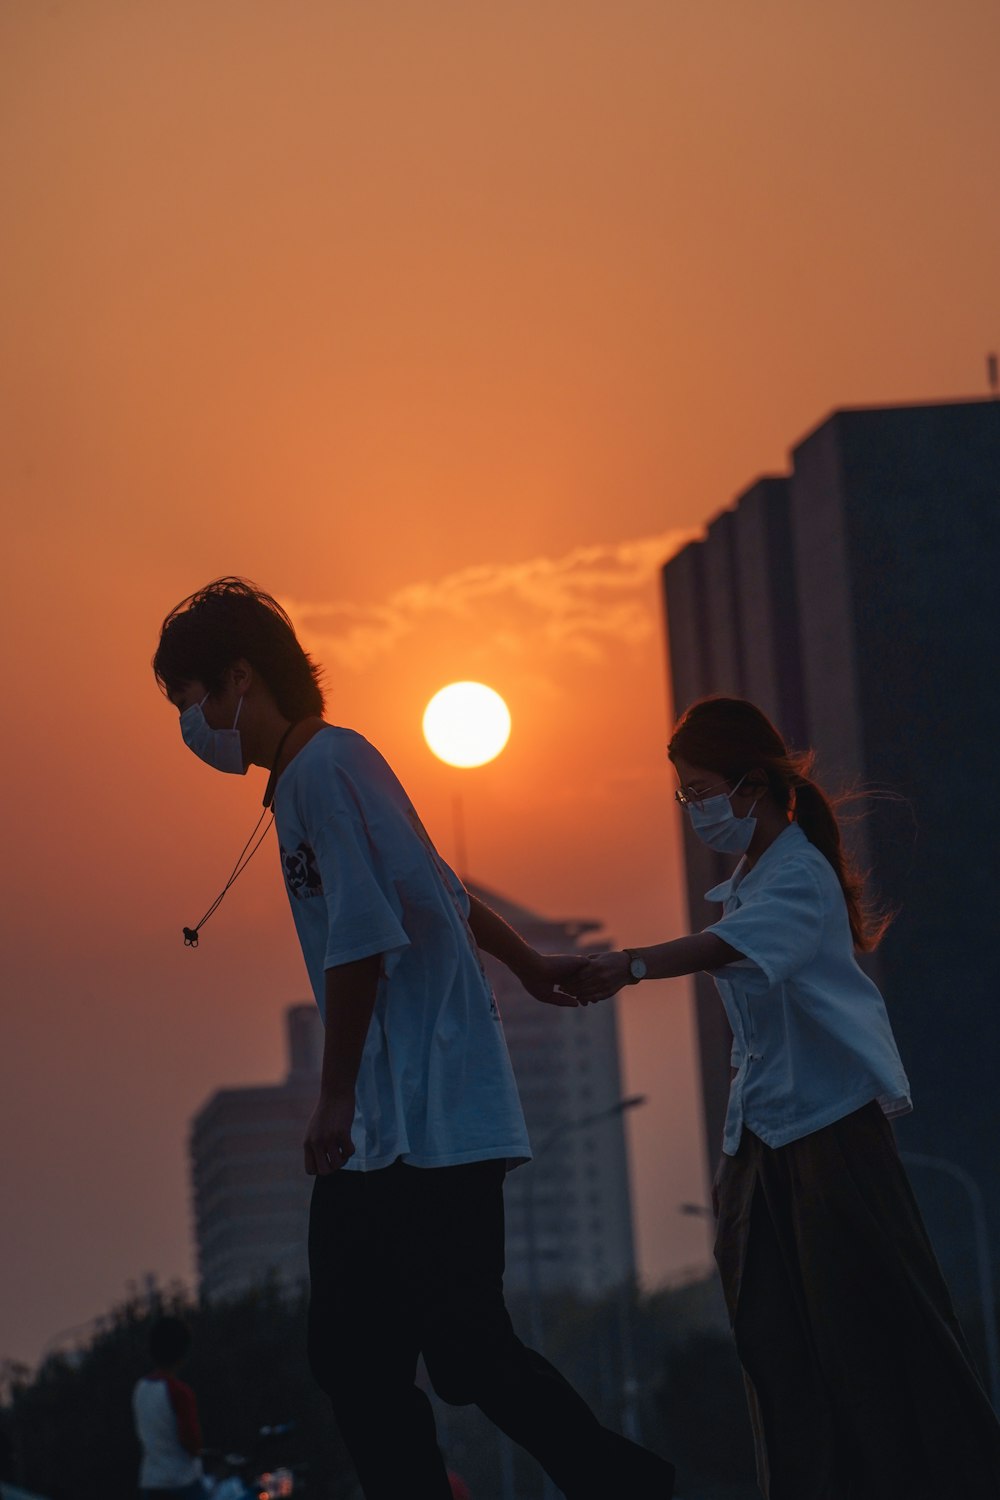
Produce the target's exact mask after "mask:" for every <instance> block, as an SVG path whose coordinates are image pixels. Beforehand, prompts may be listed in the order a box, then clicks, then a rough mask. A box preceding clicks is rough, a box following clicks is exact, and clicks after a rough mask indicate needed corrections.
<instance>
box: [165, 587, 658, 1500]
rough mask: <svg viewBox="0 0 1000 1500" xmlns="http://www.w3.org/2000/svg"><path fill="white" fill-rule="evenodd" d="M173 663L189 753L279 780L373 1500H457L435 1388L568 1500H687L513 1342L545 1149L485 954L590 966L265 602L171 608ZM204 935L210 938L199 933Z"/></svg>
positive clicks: (320, 1302)
mask: <svg viewBox="0 0 1000 1500" xmlns="http://www.w3.org/2000/svg"><path fill="white" fill-rule="evenodd" d="M153 667H154V671H155V674H156V677H157V680H158V681H159V682H160V684H161V686H162V687H163V689H164V691H165V692H166V694H167V697H168V698H169V699H170V701H171V702H172V703H173V704H174V705H175V707H176V708H177V709H179V711H180V715H181V730H182V733H183V736H184V740H185V742H186V743H187V745H188V746H189V747H190V748H191V749H192V750H193V751H194V752H195V753H196V754H197V755H199V756H200V757H201V758H202V759H203V760H205V761H206V762H207V763H208V764H209V765H212V766H214V767H215V768H216V769H217V770H220V771H227V772H233V773H235V774H243V773H245V772H246V770H247V768H248V767H249V766H251V765H257V766H262V767H264V768H265V769H266V770H268V771H269V773H270V774H269V777H268V782H267V787H266V789H265V794H264V803H265V807H266V806H269V805H271V803H272V800H273V807H274V815H275V822H276V825H277V831H278V839H279V843H280V849H281V862H282V868H283V872H284V877H285V885H286V888H287V891H288V896H289V900H290V902H291V907H292V914H293V917H294V919H295V925H296V929H297V931H298V936H299V941H300V943H301V946H302V951H303V955H304V957H305V961H306V966H307V968H308V970H309V975H310V980H311V983H312V987H313V991H314V993H315V996H316V1000H317V1003H318V1005H319V1007H320V1010H321V1012H322V1014H323V1017H324V1022H325V1026H326V1042H325V1050H324V1057H323V1067H322V1075H321V1083H320V1097H319V1101H318V1104H317V1106H316V1110H315V1113H314V1114H313V1117H312V1120H311V1121H310V1123H309V1126H308V1129H307V1132H306V1138H305V1142H304V1150H305V1169H306V1171H307V1172H308V1173H310V1174H311V1175H313V1176H314V1177H315V1179H316V1181H315V1184H314V1188H313V1199H312V1208H311V1212H310V1225H309V1269H310V1281H311V1298H310V1313H309V1357H310V1363H311V1366H312V1370H313V1373H314V1374H315V1376H316V1379H317V1380H318V1382H319V1383H320V1385H321V1386H322V1387H323V1389H324V1390H325V1391H326V1392H327V1394H328V1395H329V1397H330V1400H331V1402H332V1404H333V1408H334V1412H335V1413H336V1416H337V1420H338V1422H339V1425H340V1428H341V1432H342V1434H343V1437H344V1441H345V1443H346V1444H347V1447H348V1449H349V1451H350V1453H351V1457H352V1458H353V1460H354V1463H355V1465H356V1467H357V1470H358V1474H359V1477H360V1479H361V1484H362V1487H363V1489H364V1493H365V1495H366V1496H367V1497H368V1500H398V1497H399V1496H400V1495H404V1494H405V1495H413V1496H415V1497H419V1500H448V1497H449V1496H450V1493H451V1492H450V1487H449V1483H448V1478H447V1474H446V1471H445V1467H444V1464H443V1462H442V1459H441V1455H440V1452H439V1450H438V1447H437V1443H436V1438H435V1432H434V1419H433V1414H432V1412H431V1407H430V1403H429V1402H428V1400H427V1398H426V1396H425V1395H424V1393H423V1392H422V1391H421V1390H420V1389H419V1388H418V1387H417V1385H416V1384H415V1381H414V1376H415V1370H416V1363H417V1358H418V1356H419V1355H421V1354H422V1355H423V1357H424V1362H425V1364H426V1367H427V1371H428V1374H429V1375H430V1378H431V1381H432V1383H433V1385H434V1389H435V1390H436V1391H437V1393H438V1395H439V1396H441V1398H442V1399H443V1400H445V1401H448V1402H451V1403H453V1404H455V1405H464V1404H469V1403H474V1404H476V1405H477V1406H479V1407H480V1408H481V1409H482V1410H483V1411H484V1412H485V1413H486V1415H487V1416H488V1417H490V1419H491V1420H492V1421H493V1422H495V1423H496V1424H497V1426H499V1427H500V1428H502V1429H503V1431H504V1432H506V1433H507V1434H508V1435H509V1436H510V1437H511V1438H513V1439H514V1441H515V1442H518V1443H520V1444H521V1445H522V1446H523V1447H525V1448H526V1449H527V1450H528V1451H529V1452H530V1453H532V1454H534V1456H535V1457H536V1458H537V1459H538V1461H539V1462H540V1463H541V1464H542V1466H543V1467H544V1468H545V1469H546V1471H547V1472H548V1474H549V1475H550V1476H551V1478H552V1480H553V1481H554V1483H555V1484H556V1485H558V1486H559V1487H560V1488H561V1489H562V1490H563V1492H564V1493H565V1494H566V1495H567V1496H568V1497H569V1500H597V1497H601V1500H607V1497H608V1496H614V1495H628V1496H630V1497H631V1500H641V1497H645V1496H649V1497H652V1496H656V1497H657V1500H667V1497H669V1496H670V1495H671V1494H672V1490H673V1469H672V1467H671V1465H670V1464H668V1463H666V1462H664V1461H663V1460H662V1459H659V1458H656V1457H655V1456H654V1455H653V1454H651V1453H648V1452H647V1451H646V1450H645V1449H643V1448H640V1447H638V1446H636V1445H635V1444H633V1443H630V1442H628V1441H627V1440H626V1439H624V1438H622V1437H619V1436H618V1435H617V1434H615V1433H612V1432H610V1431H608V1430H607V1429H606V1428H603V1427H601V1426H600V1425H599V1423H598V1422H597V1420H596V1418H595V1417H594V1415H593V1413H592V1412H591V1411H590V1410H589V1408H588V1407H587V1405H586V1404H585V1403H584V1401H583V1400H582V1399H581V1398H580V1397H579V1396H578V1395H577V1394H576V1392H575V1391H574V1390H573V1389H572V1387H571V1386H569V1385H568V1383H567V1382H566V1381H565V1380H564V1379H563V1378H562V1376H561V1375H559V1373H558V1372H557V1371H556V1370H555V1369H554V1368H553V1367H552V1366H551V1365H550V1364H548V1362H547V1361H546V1360H544V1359H543V1358H542V1357H541V1356H540V1355H539V1354H536V1353H535V1352H534V1351H532V1350H530V1349H527V1348H526V1347H525V1346H524V1345H523V1344H522V1343H521V1342H520V1340H519V1339H518V1338H517V1336H516V1335H515V1333H514V1330H513V1327H512V1325H511V1321H510V1318H509V1316H508V1313H507V1309H506V1307H505V1305H504V1300H503V1268H504V1225H503V1180H504V1176H505V1174H506V1172H507V1170H508V1168H510V1167H512V1166H516V1165H517V1164H518V1163H521V1162H524V1161H527V1160H529V1158H530V1155H531V1152H530V1147H529V1144H528V1139H527V1134H526V1131H525V1128H524V1119H523V1116H522V1113H521V1106H520V1101H519V1098H518V1094H517V1088H516V1084H515V1082H514V1076H513V1072H512V1069H511V1065H510V1060H509V1057H508V1055H507V1049H506V1045H505V1042H504V1037H503V1029H502V1026H501V1023H500V1017H499V1014H498V1012H497V1007H496V1002H495V1000H494V998H493V995H492V992H491V990H490V986H489V983H488V981H487V979H486V976H485V974H484V972H483V967H482V963H481V961H480V957H479V950H480V949H483V950H484V951H486V952H487V953H491V954H493V955H494V956H495V957H496V958H498V959H500V960H501V961H502V962H503V963H505V964H506V965H507V966H508V967H509V968H510V969H511V970H512V972H513V973H514V974H516V975H517V976H518V978H519V979H520V981H521V983H522V984H524V986H525V987H526V989H527V990H528V991H529V993H531V994H532V995H533V996H535V998H536V999H538V1000H539V1001H542V1002H543V1003H547V1004H556V1005H565V1004H569V1005H575V1004H576V1003H577V1001H576V1000H575V999H574V998H573V997H572V996H571V995H569V994H566V993H565V992H564V991H562V990H561V988H560V986H561V984H562V983H563V982H569V981H571V979H572V976H573V974H574V973H575V972H576V971H577V969H578V968H579V967H580V964H581V960H580V959H579V958H577V957H575V956H572V957H554V956H547V955H542V954H539V953H536V952H535V951H534V949H532V948H531V947H529V946H528V944H527V943H525V942H524V941H523V939H522V938H521V937H519V935H518V934H517V933H516V932H514V931H513V929H512V928H510V927H509V926H508V925H507V924H506V923H505V922H504V921H503V920H502V918H500V917H499V916H498V915H497V914H496V913H495V912H492V911H491V910H490V909H489V908H488V907H487V906H485V905H483V903H482V902H481V901H479V900H477V899H476V898H475V897H470V896H469V894H468V893H467V892H466V890H465V889H464V887H463V886H462V884H461V882H460V881H459V880H458V879H457V877H456V876H455V875H454V874H453V873H452V871H451V870H450V869H449V868H448V866H447V865H446V864H445V863H444V861H443V860H442V859H441V858H440V856H439V855H438V853H437V851H436V850H435V848H434V846H433V844H432V843H431V841H430V839H429V838H428V836H427V834H426V832H425V831H424V829H423V827H422V825H421V823H420V820H419V818H418V817H417V814H416V812H415V810H414V808H413V806H412V804H411V803H410V801H409V798H408V797H407V796H406V793H405V792H404V790H403V788H402V787H401V786H400V784H399V782H398V781H397V780H396V778H395V776H394V775H393V773H392V771H391V770H390V769H389V767H388V765H387V764H386V763H385V761H384V760H383V759H382V757H381V756H380V755H379V753H378V751H377V750H375V749H374V748H373V747H372V746H371V745H370V744H369V743H368V742H367V741H366V740H365V739H364V738H362V736H361V735H359V734H356V733H354V732H353V731H352V730H348V729H342V728H338V727H336V726H334V725H330V724H327V723H326V722H325V721H324V720H323V718H322V710H323V695H322V692H321V689H320V686H319V673H318V671H317V669H316V667H315V666H314V665H313V663H312V662H311V661H310V659H309V657H308V656H307V654H306V653H305V652H304V651H303V649H302V647H301V646H300V645H299V642H298V640H297V639H296V637H295V632H294V630H293V628H292V625H291V622H290V620H289V619H288V617H287V615H286V614H285V613H284V611H283V610H282V609H281V607H280V606H279V605H278V604H277V603H276V602H275V600H274V599H272V598H271V597H270V596H269V595H268V594H265V593H263V592H262V591H261V590H259V589H257V588H255V587H254V586H253V585H252V584H250V583H248V582H246V581H245V580H243V579H239V578H222V579H218V580H217V581H216V582H214V583H211V584H209V585H208V586H207V587H206V588H204V589H202V590H200V591H199V592H198V593H196V594H192V595H191V596H190V598H188V599H185V600H184V601H183V603H181V604H180V605H178V606H177V608H176V609H174V610H173V611H171V613H170V614H169V615H168V616H167V618H166V620H165V621H164V624H163V627H162V630H161V633H160V641H159V645H158V647H157V651H156V655H155V657H154V660H153ZM194 935H195V934H191V936H192V937H193V936H194Z"/></svg>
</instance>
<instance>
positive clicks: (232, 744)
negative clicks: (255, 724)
mask: <svg viewBox="0 0 1000 1500" xmlns="http://www.w3.org/2000/svg"><path fill="white" fill-rule="evenodd" d="M210 697H211V694H210V693H206V694H205V696H204V698H202V700H201V703H192V705H191V707H190V708H186V709H185V710H184V712H183V713H182V714H181V734H182V735H183V736H184V743H185V745H187V747H188V749H189V750H193V751H194V753H195V755H197V756H198V759H199V760H203V761H204V762H205V764H206V765H207V766H212V767H213V768H214V769H215V770H216V771H227V772H228V773H229V774H230V775H231V776H245V775H246V770H247V768H246V766H245V765H244V764H243V745H242V742H241V740H240V732H239V730H238V729H237V727H236V725H237V724H238V722H239V717H240V709H241V708H242V707H243V699H242V698H241V699H240V700H239V702H238V703H237V705H236V718H235V719H234V720H233V727H232V729H213V728H212V726H211V724H209V722H208V720H207V719H206V718H205V711H204V708H203V707H202V705H203V704H204V703H206V702H207V701H208V699H209V698H210Z"/></svg>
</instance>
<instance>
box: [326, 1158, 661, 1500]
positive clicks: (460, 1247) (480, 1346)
mask: <svg viewBox="0 0 1000 1500" xmlns="http://www.w3.org/2000/svg"><path fill="white" fill-rule="evenodd" d="M504 1175H505V1168H504V1163H503V1162H502V1161H480V1162H472V1163H469V1164H468V1165H466V1166H459V1167H434V1168H420V1167H410V1166H406V1165H404V1164H403V1163H402V1162H398V1161H397V1162H395V1163H394V1164H393V1165H392V1166H391V1167H385V1168H383V1169H381V1170H380V1171H375V1172H345V1171H340V1172H335V1173H333V1174H331V1175H330V1176H327V1177H317V1179H316V1183H315V1186H314V1189H313V1199H312V1212H311V1215H310V1221H309V1271H310V1277H311V1282H312V1288H311V1300H310V1308H309V1361H310V1364H311V1366H312V1370H313V1374H314V1375H315V1377H316V1379H317V1381H318V1382H319V1384H320V1385H321V1386H322V1387H323V1389H324V1390H325V1391H326V1392H327V1394H328V1395H329V1397H330V1400H331V1402H332V1404H333V1409H334V1413H335V1415H336V1417H337V1421H338V1423H339V1425H340V1430H341V1432H342V1434H343V1437H344V1441H345V1443H346V1445H347V1448H348V1450H349V1452H350V1454H351V1457H352V1458H353V1460H354V1463H355V1466H356V1467H357V1470H358V1476H359V1478H360V1480H361V1484H362V1488H363V1489H364V1492H365V1495H366V1496H367V1497H368V1500H400V1497H401V1496H406V1495H412V1496H419V1497H420V1500H437V1497H440V1500H450V1496H451V1490H450V1487H449V1484H448V1480H447V1478H446V1476H445V1470H444V1465H443V1463H442V1460H441V1457H440V1454H439V1452H438V1448H437V1441H436V1436H435V1430H434V1418H433V1414H432V1412H431V1406H430V1402H429V1401H428V1399H427V1397H426V1396H425V1395H424V1393H423V1392H422V1391H421V1390H420V1389H419V1388H418V1387H417V1386H416V1384H415V1383H414V1377H415V1374H416V1364H417V1357H418V1355H420V1354H422V1355H423V1357H424V1363H425V1364H426V1366H427V1372H428V1374H429V1376H430V1379H431V1382H432V1384H433V1386H434V1389H435V1391H436V1392H437V1394H438V1395H439V1396H440V1397H441V1398H442V1400H444V1401H447V1402H449V1403H450V1404H452V1405H455V1406H464V1405H469V1404H472V1405H475V1406H478V1407H480V1408H481V1410H482V1411H483V1412H485V1414H486V1415H487V1416H488V1417H489V1418H490V1420H491V1421H492V1422H494V1423H496V1425H497V1426H498V1427H499V1428H501V1429H502V1430H503V1431H504V1432H506V1433H507V1434H508V1436H509V1437H511V1438H512V1439H513V1440H514V1441H515V1442H516V1443H519V1444H520V1445H521V1446H522V1447H523V1448H526V1449H527V1450H528V1452H529V1453H531V1454H533V1455H534V1457H535V1458H536V1459H537V1460H538V1462H539V1463H540V1464H541V1465H542V1467H543V1468H544V1469H545V1470H546V1472H547V1473H548V1474H549V1475H550V1476H551V1478H552V1480H553V1482H554V1483H555V1484H556V1485H557V1486H558V1487H559V1488H560V1489H561V1490H562V1491H563V1492H564V1494H565V1495H567V1496H568V1497H570V1500H598V1497H599V1500H608V1497H609V1496H626V1495H627V1496H628V1497H629V1500H644V1497H647V1496H648V1497H653V1496H656V1497H657V1500H668V1497H669V1496H670V1494H671V1493H672V1488H673V1469H672V1467H671V1466H670V1465H669V1464H668V1463H665V1462H664V1461H663V1460H662V1459H659V1458H656V1457H655V1456H654V1455H653V1454H652V1453H649V1452H647V1451H646V1450H645V1449H644V1448H640V1447H638V1446H637V1445H636V1444H634V1443H630V1442H628V1441H627V1440H626V1439H625V1438H623V1437H619V1436H618V1435H617V1434H616V1433H613V1432H610V1431H608V1429H607V1428H604V1427H601V1426H600V1424H599V1423H598V1421H597V1419H596V1417H595V1416H594V1414H593V1413H592V1412H591V1410H590V1408H589V1407H588V1406H587V1405H586V1403H585V1402H584V1401H583V1400H582V1399H581V1397H580V1396H578V1395H577V1394H576V1392H575V1391H574V1390H573V1388H572V1387H571V1386H570V1385H569V1384H568V1383H567V1382H566V1381H565V1380H564V1379H563V1377H562V1376H561V1375H560V1374H559V1372H558V1371H557V1370H555V1369H553V1367H552V1365H550V1364H549V1363H548V1362H547V1361H546V1360H544V1359H543V1358H542V1356H541V1355H540V1354H536V1353H534V1351H533V1350H531V1349H528V1348H526V1347H525V1345H524V1344H522V1343H521V1341H520V1339H518V1337H517V1336H516V1334H515V1333H514V1329H513V1327H512V1325H511V1321H510V1317H509V1315H508V1313H507V1309H506V1307H505V1306H504V1300H503V1271H504V1218H503V1179H504Z"/></svg>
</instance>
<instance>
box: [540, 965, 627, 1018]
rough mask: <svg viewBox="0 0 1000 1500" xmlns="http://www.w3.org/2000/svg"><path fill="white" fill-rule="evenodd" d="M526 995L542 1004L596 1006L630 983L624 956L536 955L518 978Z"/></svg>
mask: <svg viewBox="0 0 1000 1500" xmlns="http://www.w3.org/2000/svg"><path fill="white" fill-rule="evenodd" d="M518 978H519V979H520V981H521V983H522V984H523V985H524V987H525V989H526V990H527V991H528V994H529V995H534V997H535V999H536V1000H541V1001H542V1003H543V1004H545V1005H595V1004H597V1002H598V1001H600V1000H607V999H609V998H610V996H612V995H616V994H617V993H618V991H619V990H620V989H621V988H622V986H623V985H625V984H627V983H628V981H629V972H628V957H627V955H626V954H624V953H599V954H596V955H594V956H593V957H591V958H584V957H582V956H581V955H580V954H578V953H559V954H556V953H535V954H534V955H533V957H532V963H531V967H530V968H528V969H525V970H522V972H521V973H520V974H519V975H518Z"/></svg>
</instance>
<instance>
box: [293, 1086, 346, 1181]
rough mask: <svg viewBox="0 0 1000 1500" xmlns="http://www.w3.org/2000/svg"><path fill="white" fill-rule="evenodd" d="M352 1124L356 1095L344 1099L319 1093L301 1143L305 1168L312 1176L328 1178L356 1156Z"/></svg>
mask: <svg viewBox="0 0 1000 1500" xmlns="http://www.w3.org/2000/svg"><path fill="white" fill-rule="evenodd" d="M353 1123H354V1095H353V1094H352V1095H351V1096H350V1097H349V1098H344V1099H341V1098H335V1097H333V1096H331V1095H326V1094H321V1095H320V1098H319V1103H318V1104H317V1106H316V1108H315V1109H314V1110H313V1116H312V1119H311V1120H310V1121H309V1124H308V1126H307V1127H306V1137H305V1140H304V1141H303V1142H302V1147H303V1150H304V1152H305V1168H306V1171H307V1172H308V1174H309V1176H310V1177H328V1176H329V1174H330V1173H331V1172H336V1171H337V1170H338V1169H339V1168H340V1167H342V1166H343V1165H344V1162H345V1161H347V1160H348V1159H349V1158H350V1157H352V1156H353V1155H354V1142H353V1141H352V1140H351V1126H352V1125H353Z"/></svg>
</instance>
